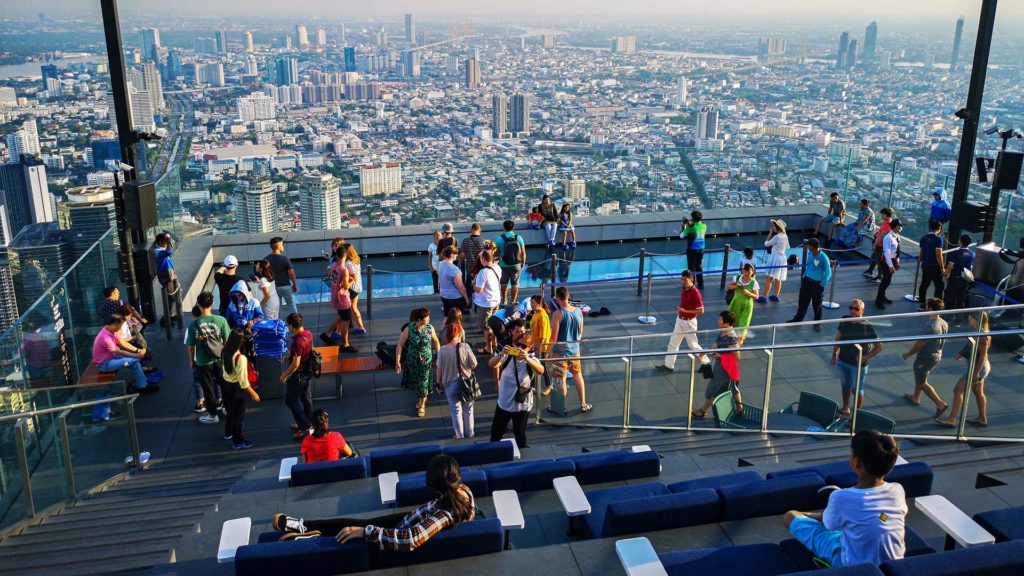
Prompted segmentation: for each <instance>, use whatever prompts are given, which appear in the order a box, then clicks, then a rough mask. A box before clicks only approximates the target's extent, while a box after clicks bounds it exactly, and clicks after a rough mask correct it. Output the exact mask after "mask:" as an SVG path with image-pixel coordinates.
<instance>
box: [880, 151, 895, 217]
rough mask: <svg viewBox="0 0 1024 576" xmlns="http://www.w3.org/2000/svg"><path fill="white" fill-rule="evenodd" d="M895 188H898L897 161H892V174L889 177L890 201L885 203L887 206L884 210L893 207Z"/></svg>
mask: <svg viewBox="0 0 1024 576" xmlns="http://www.w3.org/2000/svg"><path fill="white" fill-rule="evenodd" d="M895 188H896V161H895V160H893V161H892V172H891V173H890V175H889V199H888V200H886V201H885V206H883V207H882V208H887V207H889V206H892V193H893V190H894V189H895Z"/></svg>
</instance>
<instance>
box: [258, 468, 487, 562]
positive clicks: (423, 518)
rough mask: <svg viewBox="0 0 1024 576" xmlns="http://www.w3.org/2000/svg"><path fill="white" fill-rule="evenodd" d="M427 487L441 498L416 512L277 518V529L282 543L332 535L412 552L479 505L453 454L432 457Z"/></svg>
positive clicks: (472, 513) (469, 515)
mask: <svg viewBox="0 0 1024 576" xmlns="http://www.w3.org/2000/svg"><path fill="white" fill-rule="evenodd" d="M426 480H427V482H426V485H427V489H428V490H430V491H431V492H434V493H436V494H437V498H435V499H434V500H431V501H430V502H428V503H426V504H424V505H423V506H420V507H419V508H417V509H415V510H413V511H412V512H409V513H406V512H397V513H393V514H388V515H386V516H380V517H378V518H369V519H368V518H329V519H324V520H303V519H301V518H292V517H289V516H285V515H284V514H275V515H274V521H273V527H274V530H277V531H279V532H284V535H283V536H281V540H303V539H307V538H319V537H320V536H332V537H334V538H335V539H336V540H337V541H338V542H339V543H340V544H344V543H345V542H348V541H349V540H360V539H362V540H365V541H366V544H367V546H369V547H370V548H371V549H379V550H390V551H392V552H412V551H413V550H415V549H417V548H419V547H420V546H422V545H424V544H426V543H427V542H428V541H429V540H430V538H432V537H433V536H434V535H436V534H437V533H438V532H440V531H442V530H445V529H448V528H452V527H455V526H458V525H459V524H461V523H462V522H469V521H471V520H473V518H474V517H475V514H476V503H475V502H474V500H473V492H472V491H471V490H470V489H469V486H466V485H465V484H463V483H462V473H461V472H460V470H459V463H458V462H456V461H455V459H454V458H452V457H451V456H447V455H444V454H438V455H437V456H434V457H433V458H431V460H430V463H429V464H428V465H427V471H426Z"/></svg>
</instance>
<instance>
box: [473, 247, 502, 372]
mask: <svg viewBox="0 0 1024 576" xmlns="http://www.w3.org/2000/svg"><path fill="white" fill-rule="evenodd" d="M480 261H481V262H482V264H483V266H482V267H481V268H480V271H479V272H477V274H476V283H475V284H474V285H473V304H474V305H475V306H476V307H477V308H478V309H479V310H480V311H481V317H480V330H482V331H483V333H484V344H483V347H481V348H478V349H477V351H476V352H477V354H491V353H492V352H493V351H494V336H493V334H491V331H490V330H488V329H487V323H488V321H490V319H491V314H494V312H495V311H497V309H498V307H499V305H500V304H501V283H500V279H501V270H500V269H499V268H498V267H497V266H495V265H494V263H493V261H492V256H491V253H490V252H488V251H485V252H481V253H480Z"/></svg>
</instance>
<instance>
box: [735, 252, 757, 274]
mask: <svg viewBox="0 0 1024 576" xmlns="http://www.w3.org/2000/svg"><path fill="white" fill-rule="evenodd" d="M747 264H750V265H751V266H753V267H754V268H757V260H756V259H755V258H754V249H753V248H751V247H750V246H744V247H743V257H742V258H740V264H739V266H737V267H736V269H737V270H739V271H741V272H742V271H743V267H744V266H746V265H747Z"/></svg>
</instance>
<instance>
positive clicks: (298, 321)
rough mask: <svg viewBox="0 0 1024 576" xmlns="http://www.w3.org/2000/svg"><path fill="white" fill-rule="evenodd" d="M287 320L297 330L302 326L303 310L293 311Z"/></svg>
mask: <svg viewBox="0 0 1024 576" xmlns="http://www.w3.org/2000/svg"><path fill="white" fill-rule="evenodd" d="M285 322H287V323H288V325H289V326H291V327H292V328H295V329H296V330H298V329H299V328H302V312H292V313H291V314H289V315H288V318H286V319H285Z"/></svg>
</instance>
